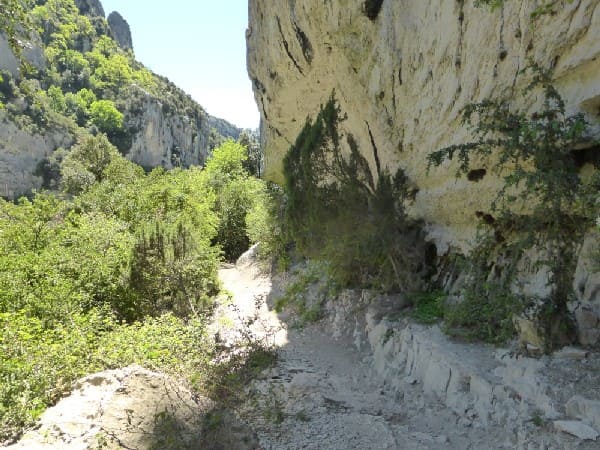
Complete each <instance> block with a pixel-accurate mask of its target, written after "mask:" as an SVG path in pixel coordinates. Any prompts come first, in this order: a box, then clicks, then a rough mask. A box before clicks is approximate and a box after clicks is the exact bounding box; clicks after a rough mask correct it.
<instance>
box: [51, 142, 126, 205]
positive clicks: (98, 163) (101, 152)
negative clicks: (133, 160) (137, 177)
mask: <svg viewBox="0 0 600 450" xmlns="http://www.w3.org/2000/svg"><path fill="white" fill-rule="evenodd" d="M118 157H119V153H118V151H117V149H116V148H115V147H114V146H113V145H112V144H111V143H110V142H109V141H108V139H107V137H106V136H105V135H103V134H99V135H98V136H89V135H88V136H85V137H83V138H81V139H80V140H79V141H78V142H77V144H76V145H74V146H73V148H72V149H71V151H70V152H69V154H67V156H66V157H65V158H64V160H63V161H62V165H61V175H62V184H63V189H64V190H65V192H68V193H70V194H79V193H81V192H83V191H85V190H86V189H88V188H89V187H91V186H92V185H93V184H94V183H95V182H97V181H102V179H103V177H104V175H103V174H104V170H105V169H106V168H107V167H108V165H109V164H110V163H111V161H113V160H115V159H117V158H118Z"/></svg>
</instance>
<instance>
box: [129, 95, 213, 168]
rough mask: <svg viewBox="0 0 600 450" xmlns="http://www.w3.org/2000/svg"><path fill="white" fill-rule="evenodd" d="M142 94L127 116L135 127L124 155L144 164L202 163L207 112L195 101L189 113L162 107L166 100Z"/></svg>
mask: <svg viewBox="0 0 600 450" xmlns="http://www.w3.org/2000/svg"><path fill="white" fill-rule="evenodd" d="M182 95H183V94H182ZM142 96H143V97H142V99H141V102H139V103H136V106H135V108H136V112H133V111H132V112H130V113H129V114H127V116H126V117H127V126H128V127H132V128H133V129H135V130H137V132H136V133H135V134H134V137H133V144H132V146H131V149H130V150H129V152H128V153H127V157H128V158H129V159H131V160H132V161H134V162H135V163H137V164H139V165H140V166H143V167H145V168H153V167H158V166H162V167H165V168H167V169H170V168H173V167H176V166H184V167H189V166H191V165H203V164H204V162H205V161H206V158H207V156H208V135H209V131H210V129H209V125H208V123H209V122H208V115H207V114H206V113H204V112H203V111H202V109H201V108H200V106H199V105H197V104H196V106H197V109H196V110H195V111H193V113H190V114H187V113H186V114H181V113H178V112H176V111H165V109H166V108H165V105H166V103H164V102H161V101H160V100H158V99H157V98H155V97H153V96H151V95H147V94H146V95H144V94H143V93H142Z"/></svg>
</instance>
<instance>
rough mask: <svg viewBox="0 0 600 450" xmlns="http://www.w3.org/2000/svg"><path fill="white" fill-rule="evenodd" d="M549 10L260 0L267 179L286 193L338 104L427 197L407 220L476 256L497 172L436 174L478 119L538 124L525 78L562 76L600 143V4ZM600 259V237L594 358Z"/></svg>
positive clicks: (596, 321)
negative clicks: (482, 109)
mask: <svg viewBox="0 0 600 450" xmlns="http://www.w3.org/2000/svg"><path fill="white" fill-rule="evenodd" d="M540 3H541V2H538V1H534V0H505V1H503V2H502V5H501V6H500V7H498V8H495V9H492V8H490V7H487V6H480V7H476V6H475V0H461V1H444V2H441V1H428V0H424V1H412V0H395V1H392V0H383V1H364V2H363V1H357V0H331V1H328V2H321V1H318V0H305V1H302V2H299V1H296V0H273V1H267V0H250V5H249V14H250V22H249V28H248V30H247V35H246V37H247V45H248V54H247V59H248V61H247V62H248V73H249V75H250V78H251V79H252V81H253V87H254V93H255V97H256V100H257V102H258V105H259V110H260V112H261V119H262V124H261V129H262V140H263V145H264V149H265V165H266V168H265V174H266V177H267V178H269V179H271V180H274V181H277V182H281V181H282V177H283V176H282V159H283V157H284V155H285V154H286V152H287V150H288V149H289V147H290V145H291V144H292V143H293V142H294V141H295V139H296V137H297V135H298V133H299V132H300V130H301V128H302V127H303V125H304V124H305V120H306V118H307V117H313V118H314V117H315V116H316V114H317V112H318V110H319V107H320V105H323V104H325V103H326V102H327V100H328V99H329V98H330V96H331V95H332V93H333V92H335V97H336V100H337V101H338V103H339V106H340V108H341V110H342V116H345V117H346V119H345V120H344V121H343V122H342V123H341V124H340V131H341V133H342V134H347V135H349V134H352V136H353V137H354V140H355V141H356V142H357V144H358V147H359V149H360V151H361V153H362V154H363V156H364V157H365V158H366V159H367V161H368V162H369V165H370V167H371V171H372V172H373V175H374V176H376V174H377V172H378V170H377V168H378V167H381V168H382V169H386V168H387V169H389V172H390V173H395V171H396V169H397V168H398V167H401V168H402V169H404V171H405V173H406V174H407V176H408V177H409V182H410V184H411V185H412V186H411V188H414V191H413V192H415V193H416V194H415V196H414V200H412V201H411V202H410V203H409V204H408V205H406V206H407V210H408V213H409V215H411V216H412V217H414V218H417V219H421V220H423V222H424V223H425V229H426V231H427V233H428V240H430V241H431V242H432V243H434V244H435V245H436V247H437V254H438V255H444V254H447V253H448V252H454V251H457V252H460V253H466V252H468V251H469V250H470V248H471V247H472V245H473V242H474V239H475V236H476V231H477V226H478V223H479V222H480V221H479V220H478V217H481V216H483V215H485V214H488V213H490V210H491V203H492V201H493V200H494V199H495V197H496V195H497V193H498V191H499V190H500V188H501V186H502V184H503V182H502V181H501V179H500V178H499V177H498V176H497V175H494V174H492V173H491V170H490V169H491V167H490V165H489V161H484V160H476V161H472V164H473V163H474V164H475V167H473V168H474V169H482V170H481V171H480V173H482V174H483V177H482V178H481V177H474V178H473V179H472V180H471V181H470V180H469V179H468V178H467V177H462V178H456V176H455V174H456V169H457V164H456V162H449V161H446V162H445V163H443V164H442V165H441V166H440V167H437V168H431V170H428V168H427V164H428V162H427V156H428V155H429V154H430V153H431V152H433V151H435V150H438V149H441V148H444V147H447V146H449V145H453V144H461V143H465V142H468V141H469V140H471V139H472V136H471V135H470V134H469V132H468V130H466V129H465V128H464V127H463V126H462V125H461V112H462V111H463V109H464V107H465V106H466V105H468V104H471V103H475V102H481V101H483V100H487V99H490V100H494V99H497V100H510V101H511V105H512V107H514V108H515V110H522V111H531V112H533V111H535V110H537V109H538V108H539V107H540V106H541V102H542V95H541V92H539V91H535V90H534V91H529V92H527V93H526V92H525V88H526V87H527V86H528V85H529V83H530V76H529V75H528V74H526V73H524V71H523V69H524V68H526V67H528V66H530V65H532V63H537V64H538V65H539V66H540V67H543V68H551V69H553V76H554V84H555V86H556V87H557V88H558V90H559V92H560V94H561V95H562V97H563V99H564V100H565V102H566V110H567V113H568V114H574V113H577V112H581V113H583V114H584V115H585V117H586V119H587V120H588V122H590V124H591V126H592V133H593V134H594V135H595V136H593V137H595V138H598V136H600V121H599V120H598V111H599V110H600V58H599V56H600V40H598V39H597V36H598V33H599V32H600V7H599V5H600V0H576V1H572V2H566V1H557V2H554V4H555V8H554V9H555V11H554V12H553V13H552V14H543V15H540V16H538V17H537V18H533V17H532V13H534V12H535V11H536V10H538V8H539V7H540ZM344 141H345V140H342V145H343V142H344ZM573 150H577V149H573ZM584 153H593V155H591V157H590V158H589V159H585V160H584V168H582V171H588V172H587V173H589V169H591V165H590V161H592V160H595V158H597V157H598V153H599V149H598V147H595V148H592V149H588V150H587V151H586V152H581V153H580V155H583V154H584ZM588 156H589V155H588ZM586 161H587V162H586ZM597 246H598V239H597V237H594V234H593V233H592V234H590V236H588V238H586V243H585V245H584V248H583V249H582V251H581V253H580V257H579V263H578V269H577V274H576V277H575V278H576V279H575V286H574V287H575V291H576V292H575V293H576V296H577V302H574V303H572V304H571V306H570V307H571V310H572V312H573V314H574V316H575V318H576V320H577V324H578V331H579V340H580V342H581V343H582V344H586V345H597V344H599V343H600V331H599V330H600V287H599V286H600V279H599V278H598V273H597V269H596V268H594V266H593V264H592V263H591V259H590V255H591V253H590V251H591V249H594V248H597ZM547 275H548V274H547V272H541V271H540V272H539V273H534V274H532V273H527V274H524V276H525V277H526V278H529V279H528V280H523V282H524V284H525V285H526V286H525V287H526V289H527V290H528V293H529V294H533V295H543V294H544V290H547V283H546V282H547V279H548V277H547Z"/></svg>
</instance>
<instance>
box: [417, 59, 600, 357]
mask: <svg viewBox="0 0 600 450" xmlns="http://www.w3.org/2000/svg"><path fill="white" fill-rule="evenodd" d="M525 71H530V72H531V73H532V80H531V83H530V84H529V85H528V87H527V89H526V92H525V93H529V92H531V91H533V90H536V89H541V90H542V92H543V95H544V101H543V106H542V108H541V110H539V111H537V112H534V113H533V114H525V113H522V112H515V111H513V110H512V109H511V107H510V104H509V103H508V102H502V101H499V102H496V101H489V100H487V101H484V102H482V103H477V104H471V105H468V106H467V107H466V108H465V110H464V112H463V124H465V125H466V126H467V127H468V128H469V129H471V130H472V132H473V134H474V136H475V140H474V141H472V142H468V143H465V144H458V145H452V146H449V147H446V148H444V149H441V150H438V151H435V152H433V153H432V154H430V155H429V156H428V160H429V167H431V166H439V165H441V164H442V162H443V161H445V160H448V159H458V162H459V166H458V170H457V176H461V175H464V174H466V173H468V172H469V170H470V169H471V162H472V160H473V159H474V158H477V159H487V160H488V161H490V164H491V165H492V168H493V170H494V171H495V173H496V174H497V175H499V176H500V177H502V180H503V186H502V188H501V189H500V191H499V192H498V195H497V197H496V199H495V200H494V201H493V202H492V205H491V209H492V212H493V213H494V215H495V216H491V215H490V217H489V218H488V220H487V221H486V222H487V224H486V226H485V227H484V230H483V235H482V236H481V239H480V241H479V243H478V245H477V246H476V248H475V249H474V251H473V254H472V256H471V264H470V265H469V267H468V268H467V280H468V281H467V283H466V289H465V305H463V306H460V305H458V306H457V307H456V308H458V310H460V309H461V308H462V309H465V308H467V307H469V302H474V303H473V305H472V306H473V308H476V309H477V308H479V309H477V311H479V312H481V313H484V312H485V311H486V309H489V310H490V311H489V312H491V311H495V312H494V314H487V313H486V314H485V316H486V317H488V318H489V319H490V320H492V322H490V323H488V324H487V325H483V326H484V327H485V326H488V325H489V326H490V329H489V331H490V332H489V333H484V334H487V335H489V336H490V337H493V336H496V335H497V331H498V330H503V331H502V333H500V334H501V335H503V334H506V332H507V329H508V328H510V327H511V325H510V324H509V322H508V321H507V320H504V319H503V320H501V321H500V322H496V323H493V317H494V316H495V315H496V313H499V312H502V313H503V314H505V315H506V319H508V318H510V317H511V315H512V314H514V313H515V312H517V310H519V309H523V308H526V307H527V306H529V304H528V302H525V301H524V300H519V301H517V300H515V298H514V294H513V291H514V290H515V289H514V288H515V287H516V285H517V281H518V280H517V278H518V277H517V274H518V270H517V264H518V263H519V262H522V261H523V260H527V254H528V251H529V250H531V249H533V250H535V251H537V253H538V254H539V255H542V256H541V258H538V260H537V261H529V262H530V263H531V265H532V266H533V267H534V268H537V269H540V268H542V267H546V268H548V269H549V273H550V276H549V280H548V285H549V286H550V287H551V293H550V295H549V296H548V298H546V299H543V301H542V303H541V307H538V310H537V312H536V316H537V319H536V320H537V321H538V324H537V325H538V327H539V328H540V329H541V330H543V332H544V334H545V337H546V338H547V339H548V346H549V347H548V348H546V349H544V350H550V347H552V346H553V345H556V344H558V343H564V342H565V341H568V340H570V339H571V337H572V323H571V320H570V318H569V314H568V311H567V303H568V301H569V300H571V299H572V296H573V292H572V287H571V280H572V276H573V273H574V269H575V263H576V252H577V245H578V244H579V243H580V242H581V240H582V238H583V235H584V233H585V232H586V230H588V229H589V228H590V227H591V226H592V224H593V221H594V219H595V217H596V216H597V208H598V204H597V192H598V188H599V187H600V177H599V176H598V174H597V173H596V174H595V175H594V176H592V177H590V178H589V179H587V180H585V181H583V180H582V179H581V178H580V177H579V175H578V168H577V164H576V161H575V158H574V157H573V151H574V149H576V148H578V146H581V145H585V144H589V138H588V135H589V132H588V128H589V124H588V123H587V122H586V120H585V118H584V117H583V115H582V114H575V115H570V116H569V115H567V114H566V112H565V104H564V101H563V100H562V98H561V96H560V94H559V93H558V91H557V90H556V88H555V87H554V86H553V84H552V79H551V73H550V72H548V71H546V70H543V69H542V68H540V67H539V66H537V65H535V64H533V65H531V66H530V67H529V68H527V69H525V70H524V72H525ZM490 157H491V158H490ZM522 211H528V212H527V213H523V212H522ZM494 259H496V262H495V263H493V262H492V261H493V260H494ZM530 300H533V299H530ZM538 304H539V299H538ZM478 305H479V306H478ZM494 305H495V306H494ZM509 305H513V306H509ZM505 306H506V307H505ZM490 308H491V309H490ZM498 308H499V309H498ZM497 309H498V310H497ZM459 316H460V315H458V314H457V317H456V320H455V321H454V322H453V324H454V325H456V326H460V325H461V321H460V320H459V318H460V317H459ZM466 316H467V318H469V317H473V315H472V314H466ZM557 323H560V324H561V326H559V327H557V326H556V324H557ZM463 324H464V325H466V326H467V328H468V327H469V326H476V325H477V324H474V323H469V320H466V321H464V323H463ZM481 325H482V324H480V326H481ZM494 330H496V331H494ZM476 334H480V333H476ZM494 340H496V339H495V338H494Z"/></svg>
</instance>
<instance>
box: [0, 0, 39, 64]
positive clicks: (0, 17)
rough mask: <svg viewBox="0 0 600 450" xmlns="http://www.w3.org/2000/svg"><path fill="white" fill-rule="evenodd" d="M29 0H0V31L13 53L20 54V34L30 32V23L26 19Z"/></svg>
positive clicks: (30, 4) (30, 3)
mask: <svg viewBox="0 0 600 450" xmlns="http://www.w3.org/2000/svg"><path fill="white" fill-rule="evenodd" d="M31 6H32V1H30V0H0V32H1V33H2V34H4V35H5V36H6V37H7V38H8V43H9V45H10V47H11V49H12V50H13V52H14V54H15V55H17V56H18V57H20V56H21V51H22V50H21V45H20V44H19V37H20V34H21V33H23V32H25V34H26V35H27V34H29V33H30V32H31V28H32V25H31V23H30V21H29V19H28V16H27V11H29V10H30V8H31Z"/></svg>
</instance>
